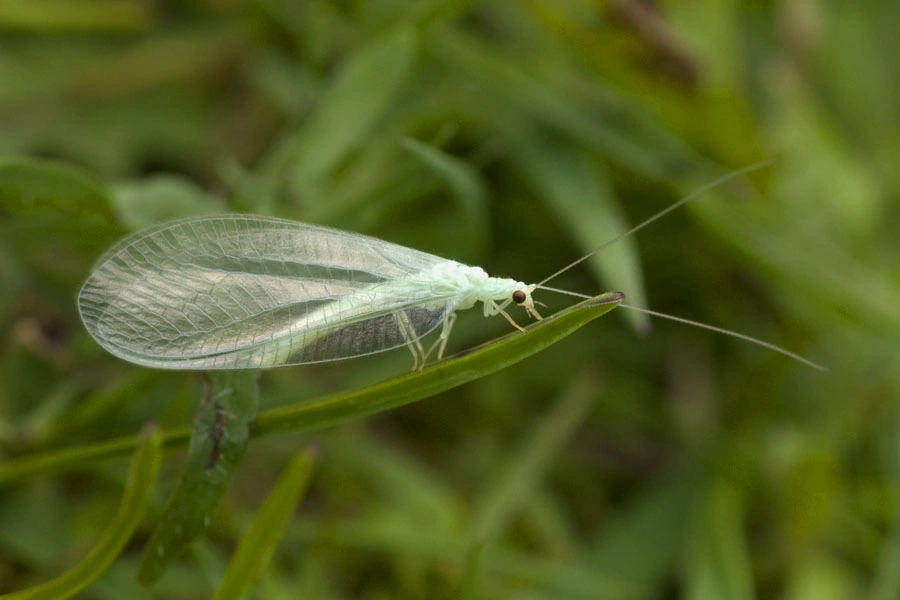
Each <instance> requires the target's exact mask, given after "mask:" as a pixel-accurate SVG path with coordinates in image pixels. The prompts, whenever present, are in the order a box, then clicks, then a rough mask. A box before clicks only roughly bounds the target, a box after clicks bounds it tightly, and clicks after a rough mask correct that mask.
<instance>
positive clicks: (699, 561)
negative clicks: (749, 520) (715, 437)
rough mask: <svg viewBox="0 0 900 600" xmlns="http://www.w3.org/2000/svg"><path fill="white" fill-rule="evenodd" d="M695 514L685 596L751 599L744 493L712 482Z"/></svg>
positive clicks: (693, 598) (714, 599)
mask: <svg viewBox="0 0 900 600" xmlns="http://www.w3.org/2000/svg"><path fill="white" fill-rule="evenodd" d="M695 511H696V512H695V515H694V518H693V519H692V523H691V525H692V527H693V531H692V532H691V538H692V539H691V540H690V547H689V548H688V549H687V552H686V556H687V557H688V561H687V565H686V569H685V573H684V582H685V583H684V585H685V595H684V597H685V598H688V599H690V600H751V599H752V598H754V597H755V595H754V593H753V576H752V569H751V565H750V557H749V555H748V552H747V546H746V540H745V533H744V532H745V523H744V498H743V491H742V490H740V489H739V488H738V487H736V486H735V485H734V484H733V483H730V482H728V481H726V480H718V481H713V482H711V485H710V486H709V488H708V489H707V491H706V497H705V498H703V499H702V500H701V501H700V502H698V503H696V507H695Z"/></svg>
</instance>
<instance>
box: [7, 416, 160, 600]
mask: <svg viewBox="0 0 900 600" xmlns="http://www.w3.org/2000/svg"><path fill="white" fill-rule="evenodd" d="M161 462H162V434H161V433H160V432H159V430H157V429H156V428H151V429H149V430H148V431H145V432H144V433H143V434H142V435H141V438H140V443H139V445H138V447H137V450H136V451H135V454H134V458H133V459H132V461H131V467H130V468H129V471H128V477H127V479H126V482H125V492H124V494H123V495H122V502H121V504H120V505H119V510H118V512H117V513H116V515H115V517H113V520H112V522H111V523H110V524H109V526H108V527H107V528H106V530H105V531H104V532H103V534H102V535H101V536H100V540H99V541H98V542H97V545H96V546H94V549H93V550H91V552H90V553H89V554H88V555H87V556H86V557H85V558H84V560H82V561H81V562H80V563H78V565H76V566H75V567H73V568H72V569H70V570H69V571H68V572H66V573H65V574H63V575H61V576H59V577H57V578H56V579H54V580H52V581H48V582H47V583H43V584H41V585H38V586H35V587H33V588H29V589H27V590H23V591H21V592H16V593H13V594H8V595H4V596H0V598H4V599H6V600H43V599H47V600H61V599H63V598H71V597H72V596H74V595H75V594H77V593H78V592H80V591H81V590H83V589H85V588H86V587H87V586H89V585H90V584H91V583H93V582H94V581H95V580H96V579H97V578H98V577H100V576H101V575H103V573H104V572H105V571H106V569H107V568H108V567H109V566H110V565H111V564H112V562H113V561H114V560H115V559H116V557H117V556H119V553H120V552H121V551H122V548H124V547H125V544H126V543H127V542H128V540H129V539H131V536H132V534H133V533H134V530H135V529H137V526H138V525H139V524H140V522H141V518H142V517H143V515H144V508H145V498H146V497H147V492H148V491H149V490H150V487H151V486H152V485H153V483H154V482H155V481H156V474H157V473H158V472H159V465H160V463H161Z"/></svg>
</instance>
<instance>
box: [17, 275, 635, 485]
mask: <svg viewBox="0 0 900 600" xmlns="http://www.w3.org/2000/svg"><path fill="white" fill-rule="evenodd" d="M623 299H624V295H623V294H622V293H620V292H608V293H605V294H601V295H599V296H596V297H594V298H591V299H589V300H585V301H584V302H581V303H579V304H576V305H574V306H571V307H569V308H567V309H565V310H562V311H560V312H558V313H556V314H554V315H552V316H550V317H547V318H545V319H543V320H542V321H539V322H537V323H534V324H533V325H531V326H529V327H528V328H527V333H526V334H522V333H521V332H518V331H516V332H513V333H510V334H509V335H507V336H504V337H502V338H500V339H497V340H494V341H491V342H488V343H487V344H484V345H482V346H479V347H477V348H474V349H472V350H469V351H466V352H464V353H461V354H459V355H456V356H454V357H450V358H448V359H447V360H444V361H443V362H440V363H437V364H435V365H433V366H431V367H429V368H427V369H425V370H423V371H420V372H417V373H408V374H406V375H401V376H400V377H396V378H394V379H390V380H387V381H384V382H382V383H378V384H375V385H372V386H369V387H366V388H363V389H359V390H353V391H350V392H343V393H339V394H335V395H332V396H326V397H325V398H321V399H319V400H312V401H306V402H302V403H299V404H296V405H291V406H287V407H283V408H277V409H273V410H269V411H266V412H264V413H262V414H260V416H259V419H257V421H256V425H255V426H254V428H253V431H252V434H251V437H261V436H265V435H272V434H274V433H278V432H282V431H294V432H298V431H316V430H320V429H325V428H327V427H332V426H334V425H337V424H339V423H345V422H347V421H350V420H353V419H358V418H361V417H365V416H367V415H371V414H374V413H379V412H382V411H385V410H390V409H392V408H397V407H399V406H404V405H406V404H410V403H412V402H416V401H418V400H422V399H424V398H428V397H430V396H433V395H434V394H437V393H439V392H443V391H446V390H449V389H452V388H454V387H457V386H460V385H463V384H464V383H468V382H470V381H473V380H475V379H478V378H480V377H485V376H486V375H489V374H491V373H494V372H496V371H499V370H500V369H503V368H505V367H508V366H510V365H512V364H514V363H517V362H519V361H521V360H524V359H526V358H528V357H529V356H531V355H532V354H535V353H537V352H539V351H540V350H543V349H544V348H546V347H547V346H550V345H552V344H555V343H556V342H558V341H560V340H561V339H563V338H565V337H566V336H568V335H570V334H572V333H574V332H575V331H577V330H578V329H580V328H581V327H583V326H584V325H586V324H588V323H589V322H591V321H593V320H594V319H596V318H598V317H600V316H602V315H604V314H606V313H608V312H609V311H611V310H612V309H614V308H615V307H616V306H618V304H619V302H621V301H622V300H623ZM188 437H189V432H188V430H187V429H175V430H170V431H168V432H166V433H165V437H164V439H163V445H164V447H165V448H174V447H181V446H184V444H185V443H186V442H187V440H188ZM134 446H135V439H134V438H123V439H118V440H110V441H108V442H101V443H98V444H94V445H91V446H86V447H82V448H78V449H66V450H61V451H53V452H47V453H45V454H39V455H36V456H29V457H24V458H20V459H17V460H13V461H9V462H7V463H5V464H0V485H3V484H5V483H9V482H12V481H16V480H20V479H23V478H26V477H33V476H34V475H38V474H41V473H57V472H60V471H67V470H72V469H77V468H88V467H94V466H96V464H97V462H99V461H104V460H111V459H114V458H120V457H122V456H124V455H125V454H127V453H128V452H130V451H132V450H133V448H134Z"/></svg>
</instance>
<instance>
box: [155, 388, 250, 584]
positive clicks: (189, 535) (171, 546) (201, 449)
mask: <svg viewBox="0 0 900 600" xmlns="http://www.w3.org/2000/svg"><path fill="white" fill-rule="evenodd" d="M208 377H209V383H208V385H207V386H206V389H205V391H204V395H203V401H202V402H201V404H200V407H199V409H198V410H197V416H196V418H195V419H194V427H193V430H192V432H191V442H190V446H189V447H188V455H187V467H186V468H185V471H184V474H182V476H181V480H180V481H179V482H178V487H177V488H176V490H175V492H174V493H173V494H172V497H171V499H170V500H169V503H168V505H167V506H166V510H165V512H164V513H163V515H162V516H161V517H160V519H159V521H158V522H157V524H156V528H155V529H154V530H153V535H151V536H150V541H148V542H147V545H146V546H145V548H144V553H143V556H141V566H140V568H139V572H138V579H139V580H140V581H141V582H142V583H144V584H149V583H152V582H153V581H155V580H156V579H157V578H158V577H159V576H160V575H162V573H163V570H164V569H165V567H166V565H167V564H169V561H170V560H172V559H173V558H175V557H177V556H179V555H180V554H181V553H182V552H183V551H184V549H185V548H186V547H187V545H188V544H190V543H191V542H193V541H194V540H195V539H197V537H198V536H200V535H201V534H202V533H203V532H204V531H206V528H207V527H208V526H209V523H210V518H211V515H212V513H213V511H214V510H215V508H216V506H218V504H219V500H221V499H222V495H223V494H224V493H225V490H226V489H227V488H228V484H229V483H230V482H231V479H232V475H233V474H234V471H235V470H236V469H237V468H238V465H240V463H241V459H243V457H244V452H245V450H246V449H247V441H248V439H249V436H250V428H251V425H252V423H253V419H255V418H256V413H257V410H258V407H259V388H258V386H257V380H258V378H259V377H258V371H216V372H211V373H209V374H208Z"/></svg>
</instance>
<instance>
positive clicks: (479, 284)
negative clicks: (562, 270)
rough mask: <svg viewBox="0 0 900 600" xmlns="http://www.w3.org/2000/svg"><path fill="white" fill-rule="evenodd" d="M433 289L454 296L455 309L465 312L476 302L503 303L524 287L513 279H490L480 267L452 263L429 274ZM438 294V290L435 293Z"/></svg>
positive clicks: (440, 266) (447, 262)
mask: <svg viewBox="0 0 900 600" xmlns="http://www.w3.org/2000/svg"><path fill="white" fill-rule="evenodd" d="M430 277H431V278H433V279H432V280H433V283H432V285H434V286H435V288H444V292H445V293H449V294H452V295H454V296H456V298H457V301H456V309H467V308H471V307H473V306H474V305H475V303H476V302H490V301H491V300H493V301H495V302H502V301H505V300H508V299H509V298H510V297H511V296H512V293H513V292H514V291H515V290H516V289H522V288H524V286H525V284H523V283H520V282H517V281H515V280H513V279H503V278H500V277H491V276H489V275H488V274H487V273H486V272H485V270H484V269H482V268H481V267H470V266H468V265H464V264H462V263H458V262H455V261H446V262H443V263H440V264H438V265H436V266H435V267H434V268H433V269H432V270H431V273H430ZM436 291H437V290H436Z"/></svg>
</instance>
